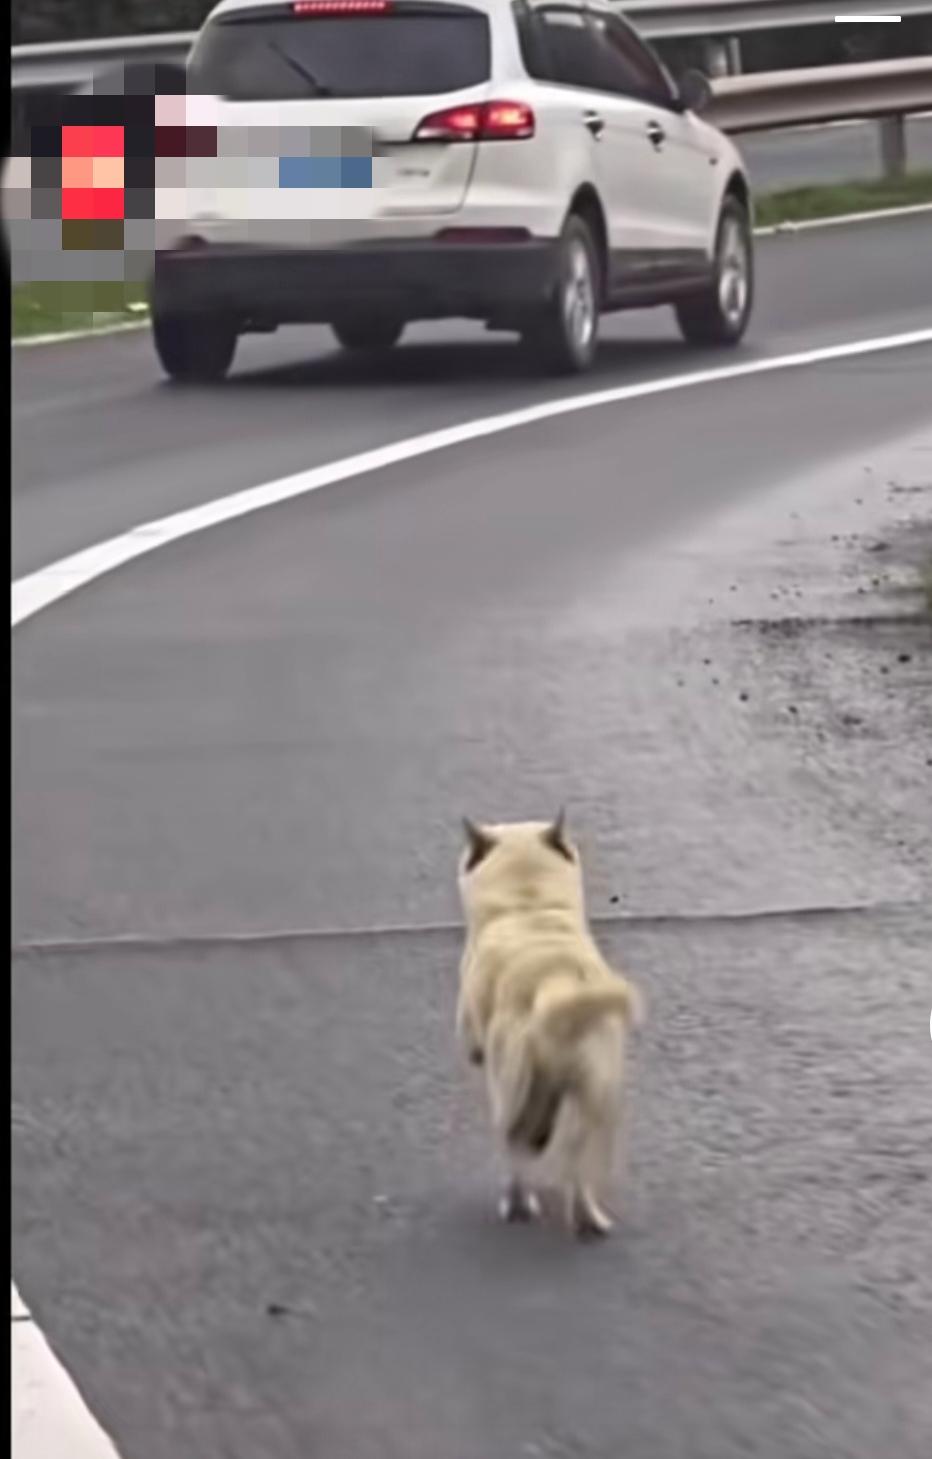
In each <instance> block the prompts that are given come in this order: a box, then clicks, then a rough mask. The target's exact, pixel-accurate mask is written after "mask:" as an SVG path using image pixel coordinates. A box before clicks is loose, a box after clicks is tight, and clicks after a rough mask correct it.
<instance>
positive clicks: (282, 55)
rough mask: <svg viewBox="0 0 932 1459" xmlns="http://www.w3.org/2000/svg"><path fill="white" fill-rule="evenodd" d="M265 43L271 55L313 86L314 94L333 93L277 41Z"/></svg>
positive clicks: (328, 94) (325, 94) (325, 95)
mask: <svg viewBox="0 0 932 1459" xmlns="http://www.w3.org/2000/svg"><path fill="white" fill-rule="evenodd" d="M265 44H266V46H267V47H268V49H269V50H270V51H271V52H272V53H273V55H276V56H277V57H278V59H279V60H280V61H284V63H285V65H286V66H290V67H291V69H292V71H295V72H297V74H298V75H299V76H300V77H301V80H302V81H306V82H307V84H308V86H311V87H313V90H314V95H315V96H323V97H327V96H332V95H333V92H332V91H331V89H330V87H329V86H324V85H322V83H321V82H320V81H318V79H317V77H316V76H315V75H314V72H313V71H309V70H308V68H307V67H306V66H305V65H304V63H303V61H299V60H298V59H297V57H296V56H290V55H289V54H288V52H287V51H283V50H282V48H281V46H280V45H279V44H278V42H277V41H273V40H266V42H265Z"/></svg>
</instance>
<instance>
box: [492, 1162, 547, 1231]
mask: <svg viewBox="0 0 932 1459" xmlns="http://www.w3.org/2000/svg"><path fill="white" fill-rule="evenodd" d="M498 1213H499V1215H500V1216H501V1218H502V1220H503V1221H510V1222H519V1221H520V1222H527V1221H536V1220H537V1217H538V1216H539V1215H540V1201H539V1200H538V1199H537V1196H536V1195H535V1194H534V1192H533V1191H532V1190H531V1189H530V1188H529V1186H528V1185H527V1183H526V1181H525V1178H524V1176H523V1175H522V1173H521V1171H520V1170H519V1169H518V1168H517V1167H516V1166H514V1165H513V1166H512V1168H511V1174H510V1176H509V1178H508V1184H507V1185H506V1186H505V1189H504V1191H503V1192H502V1197H501V1200H500V1201H499V1203H498Z"/></svg>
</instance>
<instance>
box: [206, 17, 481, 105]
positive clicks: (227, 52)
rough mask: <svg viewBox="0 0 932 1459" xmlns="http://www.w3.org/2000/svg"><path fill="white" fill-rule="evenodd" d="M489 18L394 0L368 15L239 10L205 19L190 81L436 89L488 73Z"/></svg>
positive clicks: (289, 91) (220, 90)
mask: <svg viewBox="0 0 932 1459" xmlns="http://www.w3.org/2000/svg"><path fill="white" fill-rule="evenodd" d="M489 72H490V46H489V25H488V20H487V19H486V17H485V15H483V14H481V13H480V12H479V11H477V10H470V9H469V8H468V7H467V6H458V5H431V4H424V3H400V4H392V5H391V8H390V9H386V11H385V12H384V13H380V14H375V15H367V14H365V13H362V14H355V15H327V14H324V13H321V14H317V15H314V14H304V15H293V14H292V13H291V8H290V6H283V7H282V8H281V10H279V9H278V8H277V7H276V8H275V9H273V8H271V7H269V8H266V9H264V10H261V11H260V10H249V11H246V12H243V11H239V12H236V13H235V14H234V15H232V16H224V17H221V18H218V19H217V20H214V21H211V22H209V23H208V24H207V25H206V26H205V28H204V30H203V31H202V32H201V34H200V36H199V38H198V40H197V42H196V44H195V46H194V49H193V51H192V52H191V57H190V60H189V62H188V78H189V79H188V87H189V90H194V91H199V92H204V93H208V94H210V95H214V96H223V97H225V98H227V99H228V100H230V101H297V100H307V99H308V98H310V97H317V98H326V97H377V96H424V95H428V96H434V95H438V94H441V93H444V92H448V91H459V90H461V89H462V88H464V87H468V86H477V85H479V84H480V83H481V82H483V81H487V80H488V78H489Z"/></svg>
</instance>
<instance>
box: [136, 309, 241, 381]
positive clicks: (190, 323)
mask: <svg viewBox="0 0 932 1459" xmlns="http://www.w3.org/2000/svg"><path fill="white" fill-rule="evenodd" d="M152 339H153V342H154V344H155V352H156V354H157V355H158V357H159V363H160V364H161V366H162V369H163V370H164V371H165V373H166V375H168V376H169V377H170V378H171V379H172V380H177V381H179V382H180V383H182V384H186V385H188V384H204V383H207V382H210V381H215V380H222V379H223V377H224V375H225V374H226V373H227V371H228V370H229V368H230V365H231V364H232V362H233V356H234V354H235V353H236V342H237V339H238V331H237V328H236V325H235V323H234V322H233V320H231V319H227V318H225V317H223V316H215V315H212V314H206V315H205V314H162V313H161V312H159V311H158V310H153V313H152Z"/></svg>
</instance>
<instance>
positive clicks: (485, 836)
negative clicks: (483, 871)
mask: <svg viewBox="0 0 932 1459" xmlns="http://www.w3.org/2000/svg"><path fill="white" fill-rule="evenodd" d="M463 830H464V831H465V832H466V853H467V854H466V863H465V866H464V868H463V870H464V871H474V870H475V868H476V867H477V866H478V865H479V862H480V861H484V860H485V858H486V857H487V856H488V854H489V852H490V851H491V850H493V848H494V846H495V837H494V836H490V835H489V833H488V831H484V830H483V829H482V827H481V826H477V825H476V824H475V823H474V822H473V821H471V820H470V819H469V817H468V816H464V817H463Z"/></svg>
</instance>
